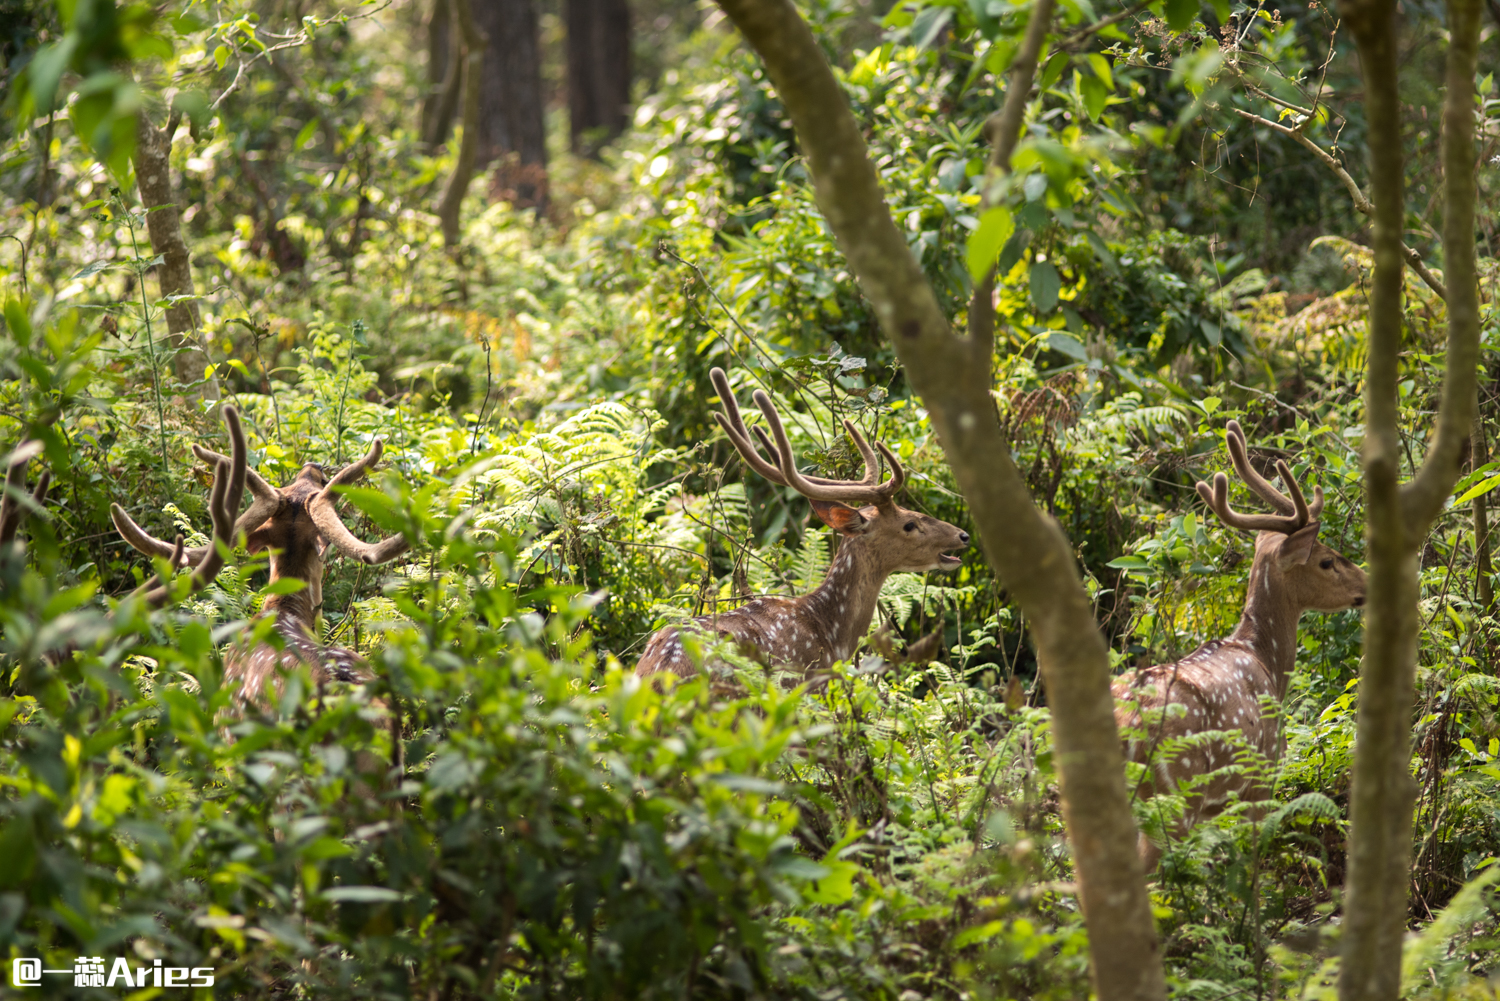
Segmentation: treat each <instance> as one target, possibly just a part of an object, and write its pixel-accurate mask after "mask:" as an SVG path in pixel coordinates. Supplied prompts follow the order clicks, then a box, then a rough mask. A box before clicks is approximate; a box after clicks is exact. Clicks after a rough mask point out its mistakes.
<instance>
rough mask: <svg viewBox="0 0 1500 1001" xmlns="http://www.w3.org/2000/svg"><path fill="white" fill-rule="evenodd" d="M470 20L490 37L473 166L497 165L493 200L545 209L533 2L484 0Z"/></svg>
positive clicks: (543, 142)
mask: <svg viewBox="0 0 1500 1001" xmlns="http://www.w3.org/2000/svg"><path fill="white" fill-rule="evenodd" d="M474 19H475V21H476V23H477V24H478V25H479V28H480V30H481V31H483V32H484V33H485V35H487V36H488V38H489V51H488V52H487V53H486V57H485V60H484V72H483V74H481V77H480V79H481V84H480V88H479V150H478V161H477V163H478V165H479V166H484V165H486V164H489V163H492V162H496V161H498V163H497V166H496V168H495V177H494V180H493V182H492V185H491V189H490V197H491V198H493V199H495V200H496V201H508V202H510V203H511V204H513V205H515V206H516V207H518V208H536V209H538V210H542V209H545V207H546V203H547V129H546V123H545V120H544V117H543V107H542V62H541V42H540V40H539V39H538V36H537V19H536V9H535V7H534V6H533V5H532V0H483V2H481V3H479V4H478V5H477V6H476V7H475V8H474Z"/></svg>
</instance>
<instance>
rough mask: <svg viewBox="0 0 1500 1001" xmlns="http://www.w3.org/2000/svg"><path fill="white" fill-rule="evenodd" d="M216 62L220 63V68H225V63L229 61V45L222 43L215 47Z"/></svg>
mask: <svg viewBox="0 0 1500 1001" xmlns="http://www.w3.org/2000/svg"><path fill="white" fill-rule="evenodd" d="M214 62H216V63H218V64H219V69H223V68H224V64H225V63H227V62H229V46H227V45H220V46H219V47H218V48H216V49H214Z"/></svg>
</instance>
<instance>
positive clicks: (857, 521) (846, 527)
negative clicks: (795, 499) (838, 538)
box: [811, 500, 870, 535]
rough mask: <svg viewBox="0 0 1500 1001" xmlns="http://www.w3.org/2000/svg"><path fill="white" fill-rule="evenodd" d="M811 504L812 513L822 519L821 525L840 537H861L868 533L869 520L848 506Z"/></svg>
mask: <svg viewBox="0 0 1500 1001" xmlns="http://www.w3.org/2000/svg"><path fill="white" fill-rule="evenodd" d="M811 503H812V509H813V511H815V512H816V513H817V515H818V517H819V518H821V519H823V524H825V525H827V526H828V527H829V528H831V529H833V530H834V531H835V532H838V533H839V534H840V535H863V534H864V533H865V532H867V531H869V528H870V519H869V518H866V517H865V516H864V515H863V514H862V513H861V512H859V511H856V510H855V509H854V508H852V507H850V506H849V505H848V504H841V503H839V502H838V501H820V500H815V501H812V502H811Z"/></svg>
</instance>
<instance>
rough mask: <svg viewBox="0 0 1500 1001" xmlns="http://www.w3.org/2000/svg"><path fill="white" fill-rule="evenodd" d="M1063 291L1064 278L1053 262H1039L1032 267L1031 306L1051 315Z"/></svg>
mask: <svg viewBox="0 0 1500 1001" xmlns="http://www.w3.org/2000/svg"><path fill="white" fill-rule="evenodd" d="M1060 291H1062V276H1061V275H1059V274H1058V273H1057V268H1056V267H1054V266H1053V265H1052V262H1051V261H1037V262H1036V263H1035V264H1033V265H1032V266H1031V304H1032V305H1033V306H1035V307H1036V308H1037V311H1038V312H1041V313H1050V312H1052V311H1053V310H1054V309H1056V308H1057V293H1058V292H1060Z"/></svg>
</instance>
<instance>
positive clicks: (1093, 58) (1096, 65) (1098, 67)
mask: <svg viewBox="0 0 1500 1001" xmlns="http://www.w3.org/2000/svg"><path fill="white" fill-rule="evenodd" d="M1088 60H1089V68H1090V69H1092V70H1093V71H1094V75H1095V76H1097V77H1098V78H1099V79H1100V80H1101V81H1103V83H1104V86H1105V87H1107V88H1109V89H1110V90H1114V89H1115V75H1114V71H1113V70H1112V69H1111V68H1110V63H1109V59H1107V58H1106V57H1104V56H1102V55H1100V54H1099V53H1097V52H1090V53H1089V56H1088Z"/></svg>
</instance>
